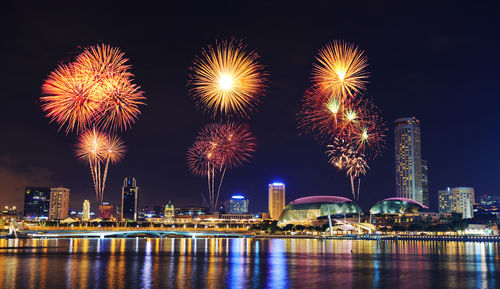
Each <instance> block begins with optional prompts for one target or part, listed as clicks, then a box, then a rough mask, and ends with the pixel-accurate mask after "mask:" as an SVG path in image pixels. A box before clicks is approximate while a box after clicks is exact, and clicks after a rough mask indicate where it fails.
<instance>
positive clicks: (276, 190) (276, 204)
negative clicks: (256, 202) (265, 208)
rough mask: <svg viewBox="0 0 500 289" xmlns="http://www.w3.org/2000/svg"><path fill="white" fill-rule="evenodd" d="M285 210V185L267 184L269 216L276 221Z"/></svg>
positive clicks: (277, 183)
mask: <svg viewBox="0 0 500 289" xmlns="http://www.w3.org/2000/svg"><path fill="white" fill-rule="evenodd" d="M284 208H285V184H284V183H279V182H274V183H272V184H269V216H270V218H271V219H273V220H278V219H279V217H280V214H281V211H283V209H284Z"/></svg>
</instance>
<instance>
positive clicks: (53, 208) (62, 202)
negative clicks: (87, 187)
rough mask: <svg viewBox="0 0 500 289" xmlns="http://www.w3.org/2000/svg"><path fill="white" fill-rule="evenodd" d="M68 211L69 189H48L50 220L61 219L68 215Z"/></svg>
mask: <svg viewBox="0 0 500 289" xmlns="http://www.w3.org/2000/svg"><path fill="white" fill-rule="evenodd" d="M68 213H69V189H67V188H62V187H58V188H51V189H50V209H49V219H50V220H62V219H66V218H67V217H68Z"/></svg>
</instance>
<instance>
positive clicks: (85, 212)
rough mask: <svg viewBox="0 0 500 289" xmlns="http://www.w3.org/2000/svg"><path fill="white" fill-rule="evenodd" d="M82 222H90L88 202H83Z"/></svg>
mask: <svg viewBox="0 0 500 289" xmlns="http://www.w3.org/2000/svg"><path fill="white" fill-rule="evenodd" d="M82 220H84V221H88V220H90V202H89V200H85V201H83V211H82Z"/></svg>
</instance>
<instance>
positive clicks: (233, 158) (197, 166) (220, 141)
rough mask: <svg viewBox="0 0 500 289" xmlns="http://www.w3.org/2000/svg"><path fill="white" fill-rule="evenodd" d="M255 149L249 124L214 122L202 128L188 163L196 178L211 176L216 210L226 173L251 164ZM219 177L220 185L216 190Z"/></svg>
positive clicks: (189, 153) (188, 153) (210, 190)
mask: <svg viewBox="0 0 500 289" xmlns="http://www.w3.org/2000/svg"><path fill="white" fill-rule="evenodd" d="M255 149H256V143H255V137H254V136H253V134H252V133H251V132H250V131H249V129H248V126H247V125H242V124H236V123H233V122H229V123H212V124H208V125H206V126H205V127H204V128H202V129H201V131H200V132H199V134H198V136H197V137H196V140H195V142H194V143H193V145H192V146H191V147H190V148H189V149H188V151H187V156H186V162H187V165H188V167H189V169H190V170H191V171H192V172H193V173H194V174H195V175H199V176H203V175H206V176H207V181H208V196H209V200H210V206H211V209H212V210H214V209H215V206H216V205H217V202H218V198H219V194H220V189H221V186H222V181H223V179H224V176H225V175H226V171H227V170H228V169H231V168H234V167H236V166H239V165H241V164H243V163H245V162H247V161H248V160H249V159H250V158H251V156H252V153H253V152H255ZM217 176H219V182H218V185H217V191H216V190H215V184H216V179H217Z"/></svg>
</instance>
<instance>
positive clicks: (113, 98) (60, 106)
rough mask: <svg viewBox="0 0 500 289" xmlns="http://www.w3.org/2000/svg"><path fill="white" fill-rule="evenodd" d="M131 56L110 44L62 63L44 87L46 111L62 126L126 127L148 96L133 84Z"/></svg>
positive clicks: (44, 106)
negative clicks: (72, 60) (128, 56)
mask: <svg viewBox="0 0 500 289" xmlns="http://www.w3.org/2000/svg"><path fill="white" fill-rule="evenodd" d="M127 61H128V59H126V58H124V54H123V53H122V52H121V51H120V50H119V49H118V48H112V47H110V46H109V45H104V44H102V45H97V46H95V47H89V48H86V49H84V50H83V52H82V53H80V54H79V55H78V56H77V57H76V60H75V61H74V62H71V63H68V64H61V65H59V67H57V68H56V69H55V70H54V71H53V72H52V73H50V74H49V76H48V77H47V79H46V81H45V82H44V84H43V86H42V93H43V95H44V96H42V97H41V101H42V110H43V111H44V112H46V115H47V117H48V118H50V120H51V121H54V122H56V123H57V124H58V125H59V127H60V128H63V127H64V126H65V127H66V129H65V130H66V133H69V132H70V131H76V132H81V131H83V130H85V129H86V128H89V127H91V126H93V125H96V124H97V126H98V127H100V128H101V129H111V130H118V129H120V130H126V129H127V128H128V127H129V126H130V125H131V124H132V123H134V122H135V120H136V119H137V117H138V115H139V114H140V110H139V106H140V105H143V104H144V103H143V100H144V99H145V97H143V96H142V91H140V87H139V86H137V85H135V84H134V83H133V74H132V73H130V72H129V69H130V65H127V64H126V63H127Z"/></svg>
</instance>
